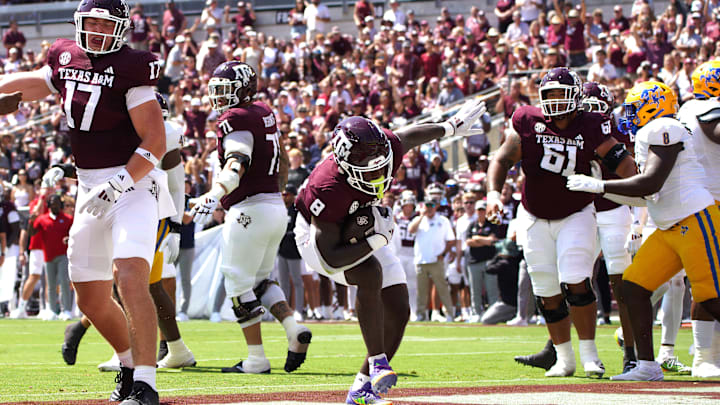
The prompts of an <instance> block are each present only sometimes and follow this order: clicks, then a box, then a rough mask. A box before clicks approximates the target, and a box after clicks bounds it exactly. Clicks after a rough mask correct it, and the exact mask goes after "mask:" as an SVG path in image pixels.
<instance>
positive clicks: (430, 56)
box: [420, 41, 442, 83]
mask: <svg viewBox="0 0 720 405" xmlns="http://www.w3.org/2000/svg"><path fill="white" fill-rule="evenodd" d="M425 46H426V48H427V51H426V52H425V53H424V54H422V55H421V56H420V61H421V62H422V69H423V77H424V78H425V82H426V83H427V82H428V81H429V80H430V79H431V78H433V77H439V75H440V66H441V64H442V56H441V55H440V53H439V52H438V42H436V41H428V42H427V43H426V44H425Z"/></svg>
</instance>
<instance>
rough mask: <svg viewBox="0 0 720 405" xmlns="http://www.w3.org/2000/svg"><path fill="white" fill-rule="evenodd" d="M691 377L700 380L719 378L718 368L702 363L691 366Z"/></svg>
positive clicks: (711, 364) (719, 370)
mask: <svg viewBox="0 0 720 405" xmlns="http://www.w3.org/2000/svg"><path fill="white" fill-rule="evenodd" d="M692 376H693V377H700V378H715V377H720V368H718V367H717V366H715V364H713V363H708V362H705V361H704V362H702V363H699V364H697V365H696V364H693V367H692Z"/></svg>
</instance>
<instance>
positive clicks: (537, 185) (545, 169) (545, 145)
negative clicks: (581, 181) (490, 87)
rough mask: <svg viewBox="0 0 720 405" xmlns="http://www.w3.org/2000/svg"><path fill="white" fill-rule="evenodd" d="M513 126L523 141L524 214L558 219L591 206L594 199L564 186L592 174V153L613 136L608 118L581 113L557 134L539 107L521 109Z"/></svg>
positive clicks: (597, 114) (515, 116) (514, 117)
mask: <svg viewBox="0 0 720 405" xmlns="http://www.w3.org/2000/svg"><path fill="white" fill-rule="evenodd" d="M512 125H513V128H514V129H515V131H516V132H517V133H518V135H520V139H521V140H522V146H521V147H522V169H523V172H524V173H525V183H524V184H523V190H522V203H523V206H525V209H527V210H528V212H530V213H531V214H533V215H534V216H536V217H538V218H543V219H562V218H566V217H568V216H570V215H572V214H573V213H575V212H578V211H580V210H582V209H583V208H585V206H587V205H588V204H590V203H592V202H593V200H594V199H595V194H590V193H581V192H575V191H570V190H568V189H567V187H566V186H565V184H566V182H567V177H568V176H570V175H572V174H586V175H590V162H591V161H592V160H593V159H595V149H596V148H597V147H598V146H599V145H600V144H602V143H603V142H605V141H606V140H607V139H608V137H610V136H611V135H612V134H613V133H614V132H616V131H617V129H615V128H613V125H612V123H611V121H610V120H609V119H608V118H606V117H604V116H603V115H602V114H599V113H590V112H582V111H579V112H578V113H577V115H576V116H575V119H574V120H573V121H572V122H571V123H570V125H569V126H568V127H567V128H566V129H564V130H559V129H557V128H556V127H555V126H554V125H553V124H552V121H551V120H550V119H546V118H545V116H544V115H543V113H542V111H541V110H540V108H538V107H534V106H522V107H520V108H518V109H517V110H516V111H515V113H514V114H513V117H512Z"/></svg>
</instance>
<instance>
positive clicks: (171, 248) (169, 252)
mask: <svg viewBox="0 0 720 405" xmlns="http://www.w3.org/2000/svg"><path fill="white" fill-rule="evenodd" d="M163 244H164V245H165V263H175V261H176V260H177V258H178V255H179V254H180V234H179V233H175V232H170V233H169V234H168V236H166V237H165V240H164V241H163Z"/></svg>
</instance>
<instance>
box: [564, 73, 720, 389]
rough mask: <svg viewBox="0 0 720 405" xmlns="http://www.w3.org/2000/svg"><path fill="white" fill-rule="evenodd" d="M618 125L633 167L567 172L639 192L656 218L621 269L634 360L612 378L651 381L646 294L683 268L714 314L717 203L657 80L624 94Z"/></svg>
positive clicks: (600, 188)
mask: <svg viewBox="0 0 720 405" xmlns="http://www.w3.org/2000/svg"><path fill="white" fill-rule="evenodd" d="M624 109H625V119H621V122H620V127H621V130H625V131H628V132H630V133H632V134H634V135H635V161H636V162H637V164H638V167H639V169H640V174H638V175H635V176H632V177H629V178H626V179H622V180H600V179H596V178H593V177H589V176H584V175H572V176H569V177H568V182H567V186H568V188H569V189H570V190H573V191H584V192H590V193H599V194H601V193H609V194H615V195H622V196H628V197H646V196H647V197H646V199H647V200H646V204H647V207H648V213H649V215H650V217H651V218H652V219H653V221H654V222H655V223H656V224H657V227H658V230H657V231H655V232H654V233H653V234H652V235H651V236H650V237H649V238H648V239H647V241H645V243H643V245H642V246H641V247H640V250H639V251H638V252H637V254H636V255H635V260H634V261H633V263H632V265H630V267H628V268H627V270H625V273H624V275H623V288H622V297H621V299H623V300H624V301H625V302H626V304H627V306H628V308H629V312H630V321H631V323H632V330H633V335H634V336H635V339H636V345H635V347H636V348H637V352H638V356H637V357H638V360H639V361H638V366H637V367H636V368H634V369H632V370H630V371H628V372H627V373H624V374H621V375H618V376H614V377H611V379H612V380H620V381H624V380H629V381H658V380H662V379H663V373H662V369H661V368H660V365H659V364H658V363H656V362H655V361H653V360H654V355H653V345H652V306H651V304H650V296H651V294H652V292H653V291H654V290H655V289H657V288H658V287H659V286H660V285H662V284H663V283H665V282H666V281H668V280H670V278H671V277H672V276H673V275H675V274H676V273H677V272H679V271H680V270H681V269H682V268H685V271H686V273H687V276H688V279H689V280H690V284H691V286H692V295H693V298H694V299H695V301H697V302H699V303H700V304H701V305H703V307H704V308H705V309H706V310H707V311H708V312H709V313H710V314H712V315H713V316H714V317H715V318H716V319H720V298H718V297H720V283H719V281H718V273H719V272H720V242H719V237H718V234H717V232H716V229H717V228H718V227H720V210H718V207H717V205H716V204H715V201H714V199H713V196H712V195H711V194H710V192H709V191H708V190H707V188H706V186H705V171H704V170H703V168H702V166H701V165H700V163H699V162H698V160H697V157H696V155H695V151H694V149H693V147H692V136H691V134H690V132H689V131H688V130H687V128H685V127H684V126H683V125H682V124H681V123H680V121H678V120H677V119H676V118H675V116H676V114H677V112H678V105H677V96H676V95H675V93H674V92H673V91H672V90H671V89H670V88H669V87H667V86H666V85H665V84H663V83H660V82H654V81H648V82H643V83H638V84H636V85H635V86H634V87H633V88H632V89H631V90H630V92H628V95H627V97H626V98H625V104H624Z"/></svg>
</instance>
